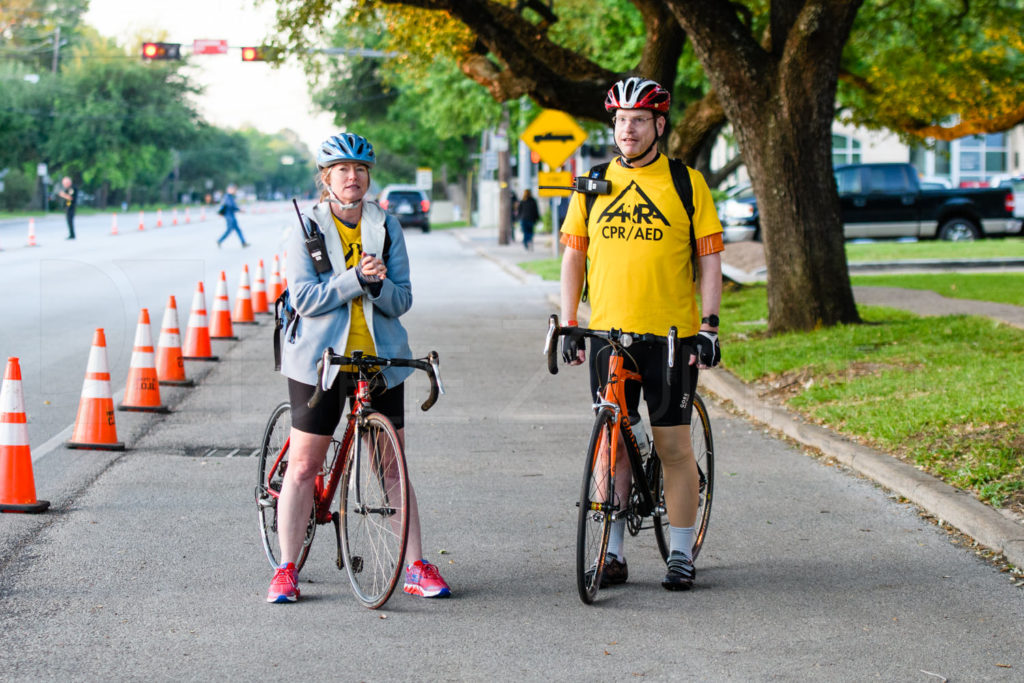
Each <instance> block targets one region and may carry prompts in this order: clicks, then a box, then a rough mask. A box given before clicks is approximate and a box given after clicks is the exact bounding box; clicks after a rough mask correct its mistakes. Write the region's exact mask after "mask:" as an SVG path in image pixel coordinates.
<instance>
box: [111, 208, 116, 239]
mask: <svg viewBox="0 0 1024 683" xmlns="http://www.w3.org/2000/svg"><path fill="white" fill-rule="evenodd" d="M110 234H111V235H116V234H117V212H116V211H115V212H114V213H112V214H110Z"/></svg>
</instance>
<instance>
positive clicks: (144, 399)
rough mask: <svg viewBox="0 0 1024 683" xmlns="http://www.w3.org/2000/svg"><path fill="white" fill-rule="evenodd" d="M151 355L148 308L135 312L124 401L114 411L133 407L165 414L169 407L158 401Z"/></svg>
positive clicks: (158, 389)
mask: <svg viewBox="0 0 1024 683" xmlns="http://www.w3.org/2000/svg"><path fill="white" fill-rule="evenodd" d="M154 360H155V359H154V358H153V333H152V332H151V331H150V329H149V310H148V309H145V308H143V309H142V310H141V311H139V324H138V325H137V326H136V328H135V347H134V348H133V349H132V364H131V367H130V368H129V369H128V381H127V382H125V386H124V400H123V401H122V402H121V405H119V406H118V407H117V409H118V410H134V411H138V412H144V413H169V412H171V411H170V409H169V408H168V407H167V406H165V405H162V404H161V403H160V386H159V381H158V380H157V378H156V364H155V362H154Z"/></svg>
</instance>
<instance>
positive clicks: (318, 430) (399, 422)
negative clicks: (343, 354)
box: [288, 372, 405, 436]
mask: <svg viewBox="0 0 1024 683" xmlns="http://www.w3.org/2000/svg"><path fill="white" fill-rule="evenodd" d="M356 379H357V376H356V375H355V374H350V373H347V372H342V373H339V374H338V378H337V379H336V380H335V381H334V386H332V387H331V389H330V391H328V392H326V393H325V394H324V395H323V398H322V399H320V402H319V403H317V404H316V407H315V408H310V407H309V405H308V402H309V399H310V398H312V397H313V392H314V391H315V390H316V386H315V385H313V384H303V383H302V382H297V381H295V380H293V379H289V380H288V400H289V401H290V402H291V404H292V427H295V429H298V430H299V431H303V432H307V433H309V434H319V435H321V436H333V435H334V430H335V429H337V428H338V423H339V422H341V416H342V411H343V410H344V408H345V404H344V402H343V400H342V397H343V396H344V397H347V398H348V399H349V401H348V404H349V405H350V406H351V405H352V397H353V396H354V394H355V387H356ZM370 399H371V402H372V403H373V408H374V410H376V411H378V412H380V413H383V414H384V416H385V417H387V418H388V419H389V420H391V424H393V425H394V426H395V429H401V428H402V427H404V426H405V384H404V383H402V384H399V385H398V386H397V387H392V388H391V389H384V388H383V383H380V385H379V386H378V387H377V388H374V383H373V382H371V383H370Z"/></svg>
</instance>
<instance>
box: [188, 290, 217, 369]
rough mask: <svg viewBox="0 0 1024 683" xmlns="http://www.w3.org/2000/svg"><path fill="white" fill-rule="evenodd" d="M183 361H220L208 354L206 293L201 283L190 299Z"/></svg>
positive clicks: (208, 334) (208, 331)
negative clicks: (190, 304)
mask: <svg viewBox="0 0 1024 683" xmlns="http://www.w3.org/2000/svg"><path fill="white" fill-rule="evenodd" d="M184 354H185V355H183V356H182V358H184V359H185V360H203V361H215V360H220V358H218V357H217V356H214V355H213V354H212V353H211V352H210V329H209V328H208V327H207V325H206V293H205V291H204V290H203V283H202V282H200V283H199V285H198V286H197V287H196V293H195V296H194V297H192V312H191V313H190V314H189V316H188V330H186V332H185V350H184Z"/></svg>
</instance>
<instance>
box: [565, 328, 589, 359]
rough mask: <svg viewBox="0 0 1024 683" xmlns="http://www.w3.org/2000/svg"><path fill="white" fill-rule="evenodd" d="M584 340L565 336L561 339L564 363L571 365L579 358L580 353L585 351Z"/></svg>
mask: <svg viewBox="0 0 1024 683" xmlns="http://www.w3.org/2000/svg"><path fill="white" fill-rule="evenodd" d="M586 350H587V345H586V340H584V339H583V337H577V336H576V335H572V334H567V335H565V336H564V337H562V360H564V361H565V362H566V363H573V362H575V361H576V359H578V358H579V355H578V354H579V352H580V351H586Z"/></svg>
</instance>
